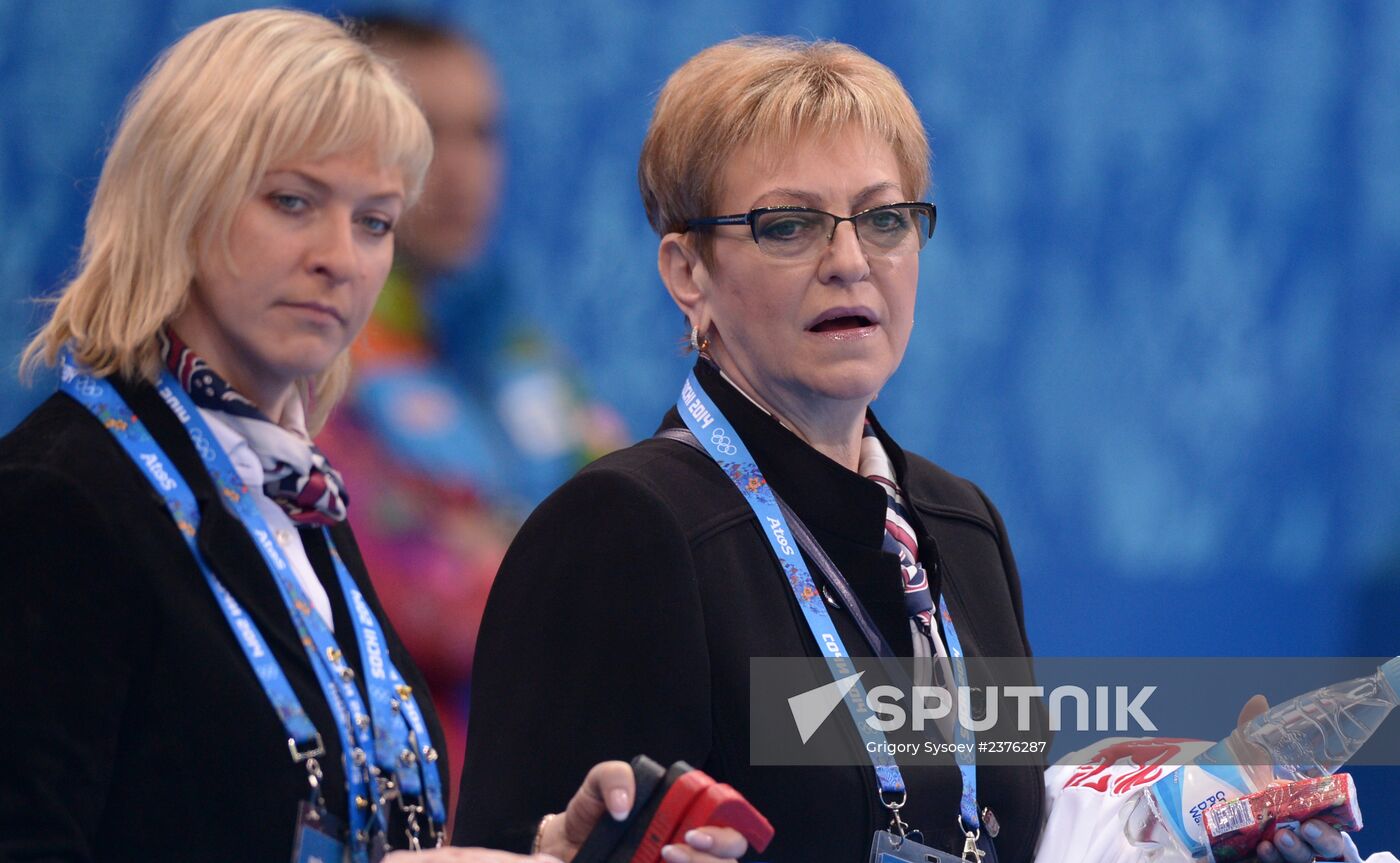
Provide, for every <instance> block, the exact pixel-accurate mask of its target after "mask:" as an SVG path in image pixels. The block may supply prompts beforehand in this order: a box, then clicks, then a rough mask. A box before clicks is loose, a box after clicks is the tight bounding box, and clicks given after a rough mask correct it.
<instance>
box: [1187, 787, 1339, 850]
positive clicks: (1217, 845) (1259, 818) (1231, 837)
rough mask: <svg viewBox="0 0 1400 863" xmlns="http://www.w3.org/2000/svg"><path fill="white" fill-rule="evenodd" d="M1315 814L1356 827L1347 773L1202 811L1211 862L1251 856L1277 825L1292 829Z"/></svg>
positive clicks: (1335, 823)
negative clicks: (1211, 855)
mask: <svg viewBox="0 0 1400 863" xmlns="http://www.w3.org/2000/svg"><path fill="white" fill-rule="evenodd" d="M1313 818H1316V819H1318V820H1320V821H1323V822H1326V823H1327V824H1330V825H1332V826H1333V827H1335V828H1337V829H1338V830H1342V831H1346V832H1348V833H1352V832H1355V831H1357V830H1360V829H1361V807H1360V806H1359V805H1358V804H1357V802H1356V784H1355V783H1354V782H1352V780H1351V775H1350V774H1348V773H1337V774H1334V775H1332V776H1322V777H1319V778H1317V779H1302V780H1299V781H1298V782H1289V783H1287V784H1285V785H1274V786H1271V787H1269V788H1265V789H1264V790H1263V791H1256V792H1255V793H1253V794H1250V795H1247V796H1245V797H1241V798H1239V799H1237V800H1228V801H1226V802H1224V803H1218V804H1216V805H1214V806H1212V807H1210V808H1209V809H1207V810H1206V813H1205V818H1204V820H1205V825H1206V836H1207V838H1208V839H1209V840H1210V850H1211V854H1213V855H1214V857H1215V860H1216V863H1243V861H1249V860H1254V859H1255V855H1254V849H1255V848H1257V847H1258V846H1259V843H1260V842H1263V841H1264V840H1265V839H1269V840H1272V839H1273V838H1274V833H1275V832H1276V831H1277V830H1278V829H1279V828H1282V827H1288V828H1292V829H1297V827H1298V825H1300V824H1302V823H1303V822H1304V821H1307V820H1309V819H1313Z"/></svg>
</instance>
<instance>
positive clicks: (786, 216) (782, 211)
mask: <svg viewBox="0 0 1400 863" xmlns="http://www.w3.org/2000/svg"><path fill="white" fill-rule="evenodd" d="M937 221H938V208H937V207H935V206H934V205H933V204H930V203H927V202H924V201H905V202H903V203H899V204H883V205H881V206H879V207H871V208H870V209H868V210H862V211H861V212H859V213H856V214H855V215H852V216H838V215H836V214H834V213H828V212H826V211H825V210H816V209H813V208H811V207H760V208H758V209H757V210H749V211H748V212H747V213H737V214H735V215H732V216H710V217H708V218H704V219H690V220H688V221H687V222H686V223H685V226H686V228H687V229H691V228H708V227H713V226H716V225H748V226H749V231H750V232H751V233H752V234H753V241H754V242H755V243H757V244H758V248H759V250H760V251H762V252H763V253H764V254H767V255H771V256H772V257H775V258H784V259H787V260H801V259H804V258H815V257H817V256H818V255H820V254H822V253H823V252H825V251H826V248H827V246H828V245H830V244H831V240H832V238H834V237H835V236H836V228H837V226H838V225H840V224H841V223H842V222H850V223H851V226H852V227H853V228H854V229H855V232H856V239H857V240H859V241H860V245H861V248H862V249H864V250H865V253H866V254H867V255H877V256H881V257H887V256H892V255H900V254H906V253H909V252H918V251H919V250H920V249H922V248H923V247H924V244H925V243H927V242H928V239H929V237H932V236H933V226H934V224H935V223H936V222H937Z"/></svg>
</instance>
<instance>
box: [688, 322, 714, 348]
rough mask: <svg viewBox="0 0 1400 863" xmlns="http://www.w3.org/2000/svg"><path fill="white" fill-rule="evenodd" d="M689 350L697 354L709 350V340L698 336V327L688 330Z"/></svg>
mask: <svg viewBox="0 0 1400 863" xmlns="http://www.w3.org/2000/svg"><path fill="white" fill-rule="evenodd" d="M690 349H691V350H692V351H695V352H696V353H697V354H703V353H704V352H705V351H708V350H709V349H710V340H709V339H707V338H705V337H704V336H702V335H700V328H699V327H691V328H690Z"/></svg>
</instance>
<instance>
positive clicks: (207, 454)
mask: <svg viewBox="0 0 1400 863" xmlns="http://www.w3.org/2000/svg"><path fill="white" fill-rule="evenodd" d="M166 383H167V384H168V381H167V382H166ZM59 387H60V389H62V390H63V391H64V392H65V393H67V394H68V395H69V396H71V397H72V398H74V399H75V400H76V401H77V402H78V403H79V404H81V405H82V406H83V407H84V408H86V409H87V410H88V411H89V412H90V413H91V414H93V416H94V417H96V418H97V420H98V421H99V422H101V423H102V425H103V427H104V428H106V429H107V430H108V431H109V432H110V433H111V434H112V435H113V437H115V438H116V440H117V442H118V444H119V445H120V446H121V447H122V448H123V450H125V451H126V453H127V455H128V457H130V458H131V459H132V462H133V463H134V464H135V465H136V466H137V467H138V469H140V470H141V472H142V473H143V474H144V475H145V477H146V479H147V481H148V482H150V483H151V486H152V488H154V489H155V491H156V492H157V494H159V495H160V496H161V498H162V500H163V502H164V503H165V505H166V509H167V511H168V512H169V513H170V515H171V517H172V519H173V520H174V522H175V525H176V528H177V529H178V530H179V532H180V535H181V537H182V538H183V539H184V541H185V544H186V546H187V547H188V548H189V549H190V553H191V554H192V555H193V556H194V559H195V562H196V564H197V565H198V566H199V568H200V571H201V572H202V573H203V575H204V577H205V580H206V581H207V582H208V584H209V586H210V589H211V591H212V592H213V593H214V595H215V599H216V601H217V603H216V604H217V605H218V606H219V609H220V611H221V612H222V613H223V615H224V617H225V619H226V620H227V621H228V624H229V627H230V629H232V631H233V632H234V634H235V636H236V638H237V641H238V643H239V646H240V648H241V649H242V650H243V652H244V655H245V656H246V657H247V659H248V661H249V664H250V665H251V666H252V668H253V671H254V676H256V677H257V678H258V680H259V682H260V683H261V685H262V687H263V691H264V693H265V694H266V695H267V697H268V700H269V701H270V702H271V703H272V705H273V708H274V710H275V711H276V712H277V714H278V716H279V717H280V718H281V719H282V722H283V726H284V728H285V729H286V731H287V734H288V740H287V746H288V751H289V753H290V754H291V757H292V761H293V762H294V763H300V764H305V766H306V769H307V778H308V784H309V785H310V787H311V795H312V797H313V798H314V799H317V800H319V799H321V780H322V772H321V769H320V764H319V762H318V761H317V758H318V757H319V756H321V755H324V754H325V745H324V743H323V741H322V738H321V736H320V734H319V733H318V732H317V731H316V729H315V727H314V725H312V723H311V720H310V719H309V717H307V715H306V712H305V710H304V709H303V708H302V706H301V703H300V701H299V700H298V699H297V697H296V694H295V692H294V691H293V690H292V687H291V683H290V682H289V681H288V680H287V677H286V674H285V673H284V672H283V671H282V668H281V666H280V665H279V664H278V663H277V661H276V659H275V658H274V657H273V655H272V651H271V650H270V649H269V648H268V645H267V642H266V640H265V639H264V638H263V636H262V634H261V632H259V630H258V628H257V626H256V624H255V623H254V622H253V620H252V619H251V618H250V617H249V616H248V614H247V612H245V611H244V610H243V608H242V606H241V605H239V603H238V601H237V600H236V599H235V598H234V597H233V595H232V594H230V593H229V592H228V589H227V588H225V587H224V585H223V583H222V582H220V581H219V579H218V577H217V576H216V575H215V574H214V572H213V569H212V568H211V567H210V566H209V564H208V561H207V560H205V558H204V555H203V553H202V552H201V551H200V549H199V546H198V542H197V540H196V536H197V532H198V526H199V519H200V513H199V506H198V503H197V501H196V500H195V498H194V494H193V492H192V491H191V490H190V488H189V486H188V484H187V483H185V481H184V478H183V477H181V476H180V474H179V472H178V471H176V470H175V469H174V464H173V462H171V461H170V460H169V458H168V457H167V456H166V454H165V452H164V451H163V450H162V449H161V447H160V445H159V444H158V443H156V441H155V439H154V438H153V437H151V435H150V433H149V432H148V431H147V430H146V428H145V426H144V425H142V424H141V423H140V421H139V420H138V419H137V417H136V415H135V413H134V412H133V411H132V410H131V408H130V407H129V406H128V405H127V404H126V402H125V400H124V399H122V397H121V395H120V394H119V393H118V392H117V391H116V388H115V387H113V386H112V384H111V383H110V382H109V381H107V380H105V379H101V378H94V377H92V376H91V375H88V374H87V373H86V372H84V371H82V370H80V369H79V368H78V367H77V365H76V363H74V361H73V360H72V357H71V355H69V354H68V353H67V352H65V353H64V355H63V357H62V363H61V366H60V381H59ZM166 389H167V390H168V386H167V387H166ZM162 395H165V394H164V393H162ZM179 395H185V394H184V393H183V391H180V393H179ZM182 407H184V408H185V413H186V417H197V416H198V414H197V410H196V409H195V407H194V405H193V404H192V403H190V402H188V396H186V399H185V400H184V404H183V405H182ZM180 419H181V420H182V421H184V420H185V419H186V418H185V417H180ZM186 424H187V426H188V423H186ZM201 425H202V421H201ZM195 430H196V431H199V434H198V436H196V434H194V433H191V440H192V442H193V443H194V444H195V448H196V450H198V451H199V453H200V455H201V457H202V458H203V459H204V460H205V461H206V463H208V462H209V461H211V459H212V457H213V455H214V454H215V453H217V454H220V455H222V453H223V450H222V448H220V447H218V446H217V444H215V443H214V442H213V441H212V440H211V438H212V433H210V432H208V431H207V428H205V429H203V430H202V431H201V430H199V427H195ZM187 431H190V429H188V428H187ZM225 460H226V457H225ZM211 474H212V471H211ZM239 490H240V493H246V489H243V488H242V486H241V484H240V486H239ZM294 620H295V618H294ZM309 651H310V649H309V648H308V652H309ZM311 658H312V666H313V668H315V669H316V670H317V672H318V678H319V677H321V675H320V671H321V670H322V669H321V668H320V664H319V663H318V662H317V661H316V657H315V656H314V655H313V656H312V657H311ZM323 688H324V681H323ZM335 695H336V694H335V692H334V690H333V689H328V690H327V700H328V701H329V702H330V704H331V707H332V709H333V710H336V711H337V712H339V713H343V707H342V705H340V704H339V699H338V698H337V697H335ZM342 737H344V734H343V733H342ZM346 751H347V753H348V752H349V751H350V747H349V746H347V747H346ZM355 772H356V771H355V770H353V769H352V768H351V766H350V765H349V764H348V763H347V765H346V775H347V777H348V778H349V779H350V781H351V782H352V783H353V778H354V775H355ZM352 814H353V812H352ZM360 856H361V855H358V854H357V855H356V858H357V859H359V857H360ZM366 859H367V858H366Z"/></svg>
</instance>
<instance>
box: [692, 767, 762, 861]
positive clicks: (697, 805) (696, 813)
mask: <svg viewBox="0 0 1400 863" xmlns="http://www.w3.org/2000/svg"><path fill="white" fill-rule="evenodd" d="M705 826H714V827H730V828H732V829H734V830H737V831H738V832H739V834H740V835H742V836H743V837H744V839H745V840H747V841H748V843H749V847H750V848H752V849H753V850H755V851H757V852H759V853H760V854H762V853H763V852H764V851H766V850H768V843H769V842H771V841H773V825H772V824H769V823H768V819H767V818H764V817H763V813H761V812H759V811H758V810H757V809H755V808H754V807H753V804H752V803H750V802H749V801H747V800H745V799H744V795H742V794H740V793H739V792H738V791H735V790H734V789H733V787H731V786H729V785H725V784H724V783H716V784H714V785H711V786H710V787H708V788H706V789H705V790H704V792H703V793H701V795H700V796H699V797H697V798H696V799H695V802H694V803H692V804H690V808H689V809H687V810H686V812H685V819H684V820H683V821H682V822H681V825H680V826H679V827H677V828H676V832H675V835H674V836H673V837H672V841H673V842H684V841H685V834H686V833H689V832H690V831H691V830H694V829H695V828H696V827H705Z"/></svg>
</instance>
